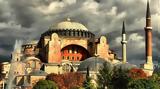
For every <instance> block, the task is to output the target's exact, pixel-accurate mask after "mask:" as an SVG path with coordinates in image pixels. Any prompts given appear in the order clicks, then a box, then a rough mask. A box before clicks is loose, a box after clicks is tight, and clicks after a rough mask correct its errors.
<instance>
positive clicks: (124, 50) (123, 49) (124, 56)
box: [121, 21, 127, 63]
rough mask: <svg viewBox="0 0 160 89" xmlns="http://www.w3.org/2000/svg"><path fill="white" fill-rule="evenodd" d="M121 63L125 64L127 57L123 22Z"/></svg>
mask: <svg viewBox="0 0 160 89" xmlns="http://www.w3.org/2000/svg"><path fill="white" fill-rule="evenodd" d="M121 44H122V61H123V63H126V61H127V55H126V44H127V40H126V31H125V23H124V21H123V27H122V41H121Z"/></svg>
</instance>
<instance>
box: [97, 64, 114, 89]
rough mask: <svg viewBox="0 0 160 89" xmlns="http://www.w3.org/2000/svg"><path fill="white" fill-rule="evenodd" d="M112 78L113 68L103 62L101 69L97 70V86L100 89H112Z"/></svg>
mask: <svg viewBox="0 0 160 89" xmlns="http://www.w3.org/2000/svg"><path fill="white" fill-rule="evenodd" d="M112 76H113V67H112V65H111V64H110V63H109V62H105V63H104V64H103V67H102V68H101V69H100V70H99V74H98V75H97V78H98V86H99V88H100V89H105V87H107V88H108V89H111V88H112V83H111V80H112Z"/></svg>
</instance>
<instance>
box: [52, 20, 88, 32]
mask: <svg viewBox="0 0 160 89" xmlns="http://www.w3.org/2000/svg"><path fill="white" fill-rule="evenodd" d="M50 29H59V30H63V29H65V30H67V29H68V30H70V29H71V30H84V31H88V29H87V28H86V27H85V26H84V25H83V24H81V23H78V22H73V21H71V20H70V18H67V20H66V21H62V22H60V23H58V24H57V25H55V26H51V28H50Z"/></svg>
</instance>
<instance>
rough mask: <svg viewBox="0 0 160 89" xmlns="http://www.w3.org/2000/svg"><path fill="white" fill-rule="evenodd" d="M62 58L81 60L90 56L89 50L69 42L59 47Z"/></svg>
mask: <svg viewBox="0 0 160 89" xmlns="http://www.w3.org/2000/svg"><path fill="white" fill-rule="evenodd" d="M61 55H62V60H69V61H83V60H84V59H86V58H88V57H90V54H89V52H88V51H87V50H86V49H85V48H84V47H82V46H79V45H75V44H71V45H67V46H65V47H63V48H62V49H61Z"/></svg>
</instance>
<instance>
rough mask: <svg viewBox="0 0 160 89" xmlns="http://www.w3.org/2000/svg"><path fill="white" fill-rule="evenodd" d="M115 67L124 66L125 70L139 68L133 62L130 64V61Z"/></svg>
mask: <svg viewBox="0 0 160 89" xmlns="http://www.w3.org/2000/svg"><path fill="white" fill-rule="evenodd" d="M115 67H117V68H122V69H124V70H130V69H132V68H137V66H136V65H133V64H130V63H125V64H123V63H119V64H117V65H115Z"/></svg>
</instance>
